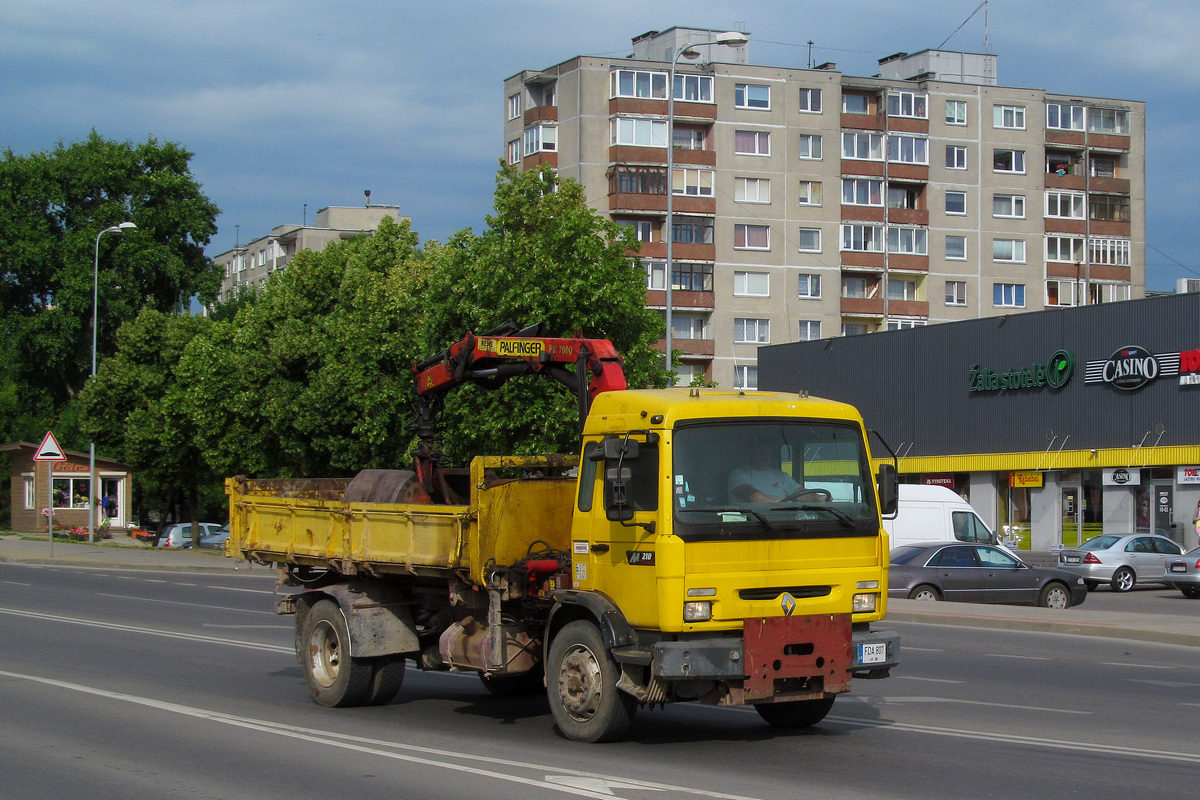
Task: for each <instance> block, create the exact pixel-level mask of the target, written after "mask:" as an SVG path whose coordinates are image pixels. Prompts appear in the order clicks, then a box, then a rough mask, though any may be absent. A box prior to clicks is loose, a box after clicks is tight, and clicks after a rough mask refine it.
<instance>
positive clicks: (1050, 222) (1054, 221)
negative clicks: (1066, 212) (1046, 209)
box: [1046, 218, 1087, 236]
mask: <svg viewBox="0 0 1200 800" xmlns="http://www.w3.org/2000/svg"><path fill="white" fill-rule="evenodd" d="M1046 233H1069V234H1073V235H1075V236H1083V235H1084V234H1086V233H1087V223H1086V222H1085V221H1083V220H1081V219H1058V218H1047V219H1046Z"/></svg>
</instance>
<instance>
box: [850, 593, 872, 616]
mask: <svg viewBox="0 0 1200 800" xmlns="http://www.w3.org/2000/svg"><path fill="white" fill-rule="evenodd" d="M878 596H879V595H877V594H874V593H871V594H856V595H854V603H853V606H852V608H853V610H854V613H855V614H861V613H863V612H867V611H874V610H875V598H876V597H878Z"/></svg>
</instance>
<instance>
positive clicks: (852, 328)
mask: <svg viewBox="0 0 1200 800" xmlns="http://www.w3.org/2000/svg"><path fill="white" fill-rule="evenodd" d="M864 333H869V330H868V329H867V324H866V323H865V322H843V323H842V336H862V335H863V334H864Z"/></svg>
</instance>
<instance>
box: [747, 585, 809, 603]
mask: <svg viewBox="0 0 1200 800" xmlns="http://www.w3.org/2000/svg"><path fill="white" fill-rule="evenodd" d="M830 591H832V589H831V587H829V586H764V587H762V588H760V589H741V590H739V591H738V597H740V598H741V599H743V600H774V599H775V598H776V597H779V596H780V595H782V594H783V593H784V592H787V593H788V594H790V595H791V596H792V597H795V598H796V599H798V600H799V599H803V598H806V597H827V596H828V595H829V593H830Z"/></svg>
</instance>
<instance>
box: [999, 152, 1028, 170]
mask: <svg viewBox="0 0 1200 800" xmlns="http://www.w3.org/2000/svg"><path fill="white" fill-rule="evenodd" d="M992 169H993V170H994V171H996V172H1014V173H1019V174H1021V175H1024V174H1025V151H1024V150H999V149H998V150H995V151H993V153H992Z"/></svg>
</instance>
